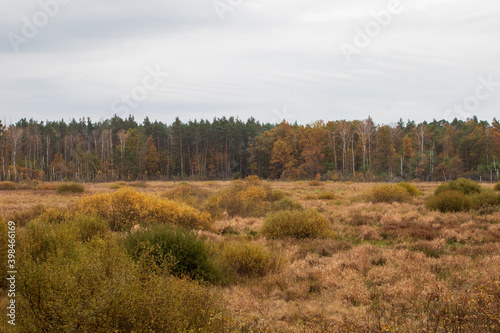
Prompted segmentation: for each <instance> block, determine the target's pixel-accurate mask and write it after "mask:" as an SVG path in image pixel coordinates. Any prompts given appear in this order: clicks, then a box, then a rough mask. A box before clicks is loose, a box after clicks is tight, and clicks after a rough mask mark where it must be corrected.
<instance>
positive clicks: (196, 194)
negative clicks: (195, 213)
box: [163, 183, 210, 207]
mask: <svg viewBox="0 0 500 333" xmlns="http://www.w3.org/2000/svg"><path fill="white" fill-rule="evenodd" d="M209 195H210V192H209V191H207V190H205V189H202V188H200V187H197V186H193V185H190V184H188V183H185V184H182V185H177V186H176V187H175V188H173V189H172V190H170V191H167V192H165V193H164V194H163V197H165V198H168V199H170V200H176V201H180V202H184V203H185V204H188V205H190V206H193V207H201V206H202V205H203V203H204V201H205V200H206V199H207V198H208V196H209Z"/></svg>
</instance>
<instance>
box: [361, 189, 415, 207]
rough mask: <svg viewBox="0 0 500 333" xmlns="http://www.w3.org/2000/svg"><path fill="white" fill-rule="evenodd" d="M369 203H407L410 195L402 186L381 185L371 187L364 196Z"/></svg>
mask: <svg viewBox="0 0 500 333" xmlns="http://www.w3.org/2000/svg"><path fill="white" fill-rule="evenodd" d="M366 198H367V199H368V200H369V201H371V202H387V203H392V202H409V201H411V195H410V193H409V192H408V191H407V190H406V188H405V187H403V186H398V185H393V184H382V185H376V186H373V187H372V188H371V189H370V191H368V193H367V194H366Z"/></svg>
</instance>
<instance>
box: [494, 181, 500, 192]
mask: <svg viewBox="0 0 500 333" xmlns="http://www.w3.org/2000/svg"><path fill="white" fill-rule="evenodd" d="M493 190H494V191H500V182H498V183H496V184H495V186H494V187H493Z"/></svg>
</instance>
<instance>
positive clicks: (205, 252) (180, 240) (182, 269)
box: [127, 225, 218, 282]
mask: <svg viewBox="0 0 500 333" xmlns="http://www.w3.org/2000/svg"><path fill="white" fill-rule="evenodd" d="M148 247H150V248H148ZM127 250H128V253H129V254H130V255H131V256H132V257H133V258H134V259H135V260H138V259H140V258H141V256H142V254H143V253H144V252H145V251H147V255H148V256H151V257H152V258H153V262H154V263H156V265H158V266H161V265H162V264H163V263H164V262H165V261H167V262H169V263H170V264H171V267H170V268H171V270H172V272H173V273H174V274H175V275H177V276H179V277H182V276H184V275H186V276H189V277H191V278H199V279H203V280H207V281H212V282H214V281H216V280H217V278H218V273H217V272H216V269H215V267H214V265H213V264H212V263H211V262H210V261H209V248H208V247H207V246H206V244H205V243H204V242H203V241H202V240H200V239H198V238H197V236H196V234H195V233H194V232H192V231H188V230H185V229H181V228H175V227H173V226H169V225H156V226H153V227H151V230H141V231H137V232H135V233H133V234H129V235H128V237H127Z"/></svg>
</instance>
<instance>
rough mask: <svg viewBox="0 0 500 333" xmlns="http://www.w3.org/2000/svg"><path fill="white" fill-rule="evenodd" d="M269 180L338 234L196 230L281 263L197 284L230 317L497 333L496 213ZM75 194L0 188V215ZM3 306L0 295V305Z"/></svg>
mask: <svg viewBox="0 0 500 333" xmlns="http://www.w3.org/2000/svg"><path fill="white" fill-rule="evenodd" d="M111 185H112V184H111V183H107V184H92V185H86V190H87V192H88V193H90V194H96V193H113V192H114V190H112V189H110V186H111ZM193 185H194V186H196V187H199V188H201V189H203V190H206V191H208V192H210V193H216V192H217V191H219V190H221V189H225V188H228V187H229V186H231V185H230V183H229V182H205V183H203V182H202V183H195V184H193ZM267 185H269V186H270V187H271V188H272V190H273V191H275V190H280V191H281V192H282V193H283V194H284V195H286V197H287V198H289V199H291V200H294V201H296V202H298V203H299V204H301V205H302V206H303V208H304V209H313V210H316V211H318V212H319V213H320V214H321V215H323V216H324V217H325V218H327V220H328V227H329V229H330V230H332V231H333V234H334V235H335V236H334V237H333V238H328V239H300V240H297V239H285V240H281V239H277V240H271V239H266V238H265V237H263V236H262V235H261V234H260V230H261V229H262V227H263V224H264V218H262V217H239V216H235V217H230V216H228V214H223V215H222V216H220V217H219V218H217V219H216V220H215V221H214V224H213V231H203V232H199V237H200V238H201V239H203V240H205V241H206V242H208V243H209V244H211V246H212V248H213V249H224V248H225V247H226V246H231V245H234V244H239V243H241V244H246V243H248V244H249V245H242V246H244V247H245V248H251V247H252V246H254V247H255V248H258V249H259V251H262V253H263V255H262V256H263V257H264V258H265V257H266V255H267V254H271V255H272V256H273V257H274V258H278V259H276V260H279V265H276V266H275V267H276V268H275V269H267V266H266V269H264V270H262V271H260V270H257V272H258V274H253V273H252V274H246V273H245V272H246V271H242V272H243V273H241V276H242V277H241V278H239V279H237V280H236V282H235V283H233V284H231V285H229V286H205V288H208V289H210V290H211V291H213V292H216V293H217V294H219V295H221V297H222V298H223V300H224V303H225V305H226V310H227V311H228V313H229V314H230V315H231V316H232V317H233V318H234V319H235V320H239V319H245V320H248V321H250V322H251V325H250V324H249V325H248V326H246V329H248V327H250V326H251V327H252V328H253V331H266V330H268V331H279V332H339V331H340V332H351V331H352V332H377V331H385V330H393V331H402V332H417V331H435V332H446V331H457V332H458V331H464V332H465V331H475V332H488V331H492V332H496V331H499V329H500V328H499V327H500V321H499V318H498V313H499V312H500V306H499V304H500V241H499V240H500V212H499V211H491V212H488V213H487V214H478V213H475V212H458V213H442V212H439V211H431V210H429V209H427V208H426V207H425V200H426V198H427V197H429V196H430V195H432V194H433V193H434V191H435V189H436V188H437V186H438V185H439V184H437V183H418V184H417V188H418V191H419V192H420V194H421V195H420V196H417V197H414V198H413V200H412V201H411V202H410V201H409V202H400V203H398V202H395V203H392V204H391V203H383V202H381V203H373V202H366V201H365V200H364V198H363V197H362V194H363V193H366V192H367V191H369V190H370V189H371V188H372V187H373V186H374V185H375V184H369V183H350V184H349V183H339V182H321V185H322V186H321V187H316V186H311V185H310V184H309V183H307V182H295V183H292V182H267ZM484 187H487V188H492V187H493V185H488V186H484ZM176 188H178V184H174V183H173V182H148V183H147V187H145V188H137V191H139V192H141V193H147V194H149V195H152V196H157V197H158V198H159V197H161V195H162V194H163V193H165V192H167V191H172V190H174V189H176ZM170 193H173V192H170ZM320 196H321V197H323V198H324V199H323V200H321V199H320ZM327 197H328V198H327ZM79 198H80V195H78V194H68V195H65V196H60V195H57V194H55V193H53V192H50V191H23V190H18V191H13V192H0V214H1V215H3V216H5V217H7V216H13V214H14V213H15V212H17V211H19V210H23V211H24V210H25V211H34V210H36V206H37V205H40V204H41V205H43V206H45V207H58V208H64V207H71V206H72V205H73V204H74V203H75V202H76V201H77V200H79ZM255 244H258V246H257V245H255ZM251 249H253V248H251ZM242 252H244V251H242ZM215 255H217V252H215ZM237 255H238V256H240V255H241V253H239V252H237V253H236V254H232V252H231V256H229V255H227V256H228V257H231V260H235V262H238V263H240V260H242V258H240V257H236V256H237ZM233 257H236V258H238V260H236V259H232V258H233ZM221 258H222V257H221ZM250 264H252V265H253V262H251V263H250ZM266 265H267V264H266ZM4 301H5V299H4V298H0V304H4V303H1V302H4ZM495 316H496V317H495ZM248 318H251V319H248ZM460 325H461V326H460ZM488 325H489V326H488Z"/></svg>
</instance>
